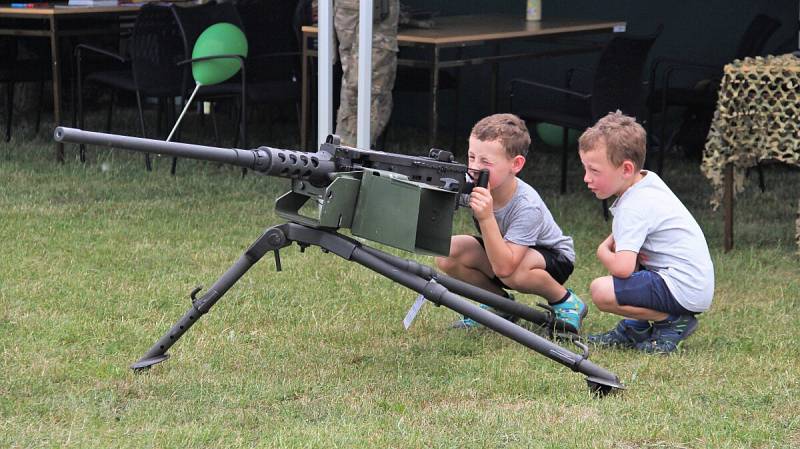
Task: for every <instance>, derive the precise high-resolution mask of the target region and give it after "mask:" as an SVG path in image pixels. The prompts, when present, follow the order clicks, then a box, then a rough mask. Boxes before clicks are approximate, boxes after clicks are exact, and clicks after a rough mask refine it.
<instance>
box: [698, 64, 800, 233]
mask: <svg viewBox="0 0 800 449" xmlns="http://www.w3.org/2000/svg"><path fill="white" fill-rule="evenodd" d="M798 103H800V58H797V57H795V56H793V55H791V54H788V55H782V56H767V57H765V58H762V57H757V58H745V59H743V60H738V59H737V60H735V61H733V62H732V63H731V64H728V65H726V66H725V70H724V76H723V78H722V85H721V86H720V92H719V103H718V104H717V111H716V112H715V113H714V120H713V121H712V123H711V129H710V131H709V133H708V139H707V141H706V147H705V151H704V154H703V164H702V167H701V169H702V171H703V174H704V175H705V176H706V177H707V178H708V179H710V180H711V184H712V186H713V187H714V194H713V196H712V198H711V205H712V206H713V207H714V208H715V209H716V208H717V207H719V204H720V201H721V199H722V193H723V170H724V168H725V164H728V163H732V164H733V167H734V176H733V180H734V191H736V192H741V191H742V190H743V189H744V171H745V169H747V168H748V167H752V166H754V165H756V163H758V162H759V161H761V160H765V159H775V160H778V161H781V162H785V163H787V164H794V165H800V122H799V121H798V120H799V119H800V104H798ZM798 226H800V223H799V224H798ZM798 231H800V229H798Z"/></svg>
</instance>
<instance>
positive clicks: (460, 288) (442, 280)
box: [361, 246, 575, 336]
mask: <svg viewBox="0 0 800 449" xmlns="http://www.w3.org/2000/svg"><path fill="white" fill-rule="evenodd" d="M361 249H362V250H363V251H366V252H368V253H369V254H371V255H373V256H375V257H378V258H380V259H381V260H383V261H385V262H388V263H390V264H392V265H394V266H395V267H397V268H399V269H401V270H404V271H407V272H409V273H413V274H415V275H417V276H420V277H422V278H423V279H426V280H431V279H435V280H436V282H438V283H439V284H442V285H443V286H445V287H446V288H447V289H448V290H450V291H451V292H453V293H455V294H457V295H459V296H463V297H465V298H469V299H472V300H473V301H477V302H479V303H481V304H485V305H487V306H490V307H492V308H494V309H497V310H499V311H500V312H503V313H507V314H511V315H514V316H516V317H519V318H522V319H524V320H527V321H530V322H531V323H533V324H536V325H537V326H541V327H542V328H543V330H545V331H546V332H547V333H548V335H550V336H552V335H553V332H555V331H557V332H560V333H564V332H566V333H575V330H574V329H570V328H569V326H568V325H567V324H566V323H564V322H563V321H561V320H558V319H556V317H555V315H554V314H553V312H552V310H551V309H549V308H546V307H545V306H540V307H544V308H545V310H537V309H534V308H532V307H529V306H527V305H525V304H522V303H519V302H515V301H512V300H510V299H508V298H505V297H503V296H500V295H497V294H495V293H492V292H490V291H487V290H484V289H482V288H480V287H476V286H474V285H472V284H469V283H466V282H464V281H460V280H458V279H455V278H452V277H450V276H447V275H445V274H442V273H439V272H437V271H436V270H434V269H433V268H431V267H429V266H427V265H423V264H421V263H418V262H416V261H414V260H410V259H403V258H401V257H397V256H394V255H392V254H388V253H384V252H383V251H379V250H377V249H375V248H370V247H368V246H363V247H362V248H361Z"/></svg>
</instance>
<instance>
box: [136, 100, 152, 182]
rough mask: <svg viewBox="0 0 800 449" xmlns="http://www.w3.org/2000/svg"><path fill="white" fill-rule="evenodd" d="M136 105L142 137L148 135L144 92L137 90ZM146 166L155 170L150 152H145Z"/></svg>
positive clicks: (148, 169)
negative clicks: (145, 125)
mask: <svg viewBox="0 0 800 449" xmlns="http://www.w3.org/2000/svg"><path fill="white" fill-rule="evenodd" d="M136 106H137V108H138V109H139V125H140V126H141V129H142V137H145V138H146V137H147V132H146V131H145V127H144V111H143V110H142V94H141V93H139V91H138V90H137V91H136ZM144 167H145V169H147V171H153V165H152V164H151V162H150V153H145V154H144Z"/></svg>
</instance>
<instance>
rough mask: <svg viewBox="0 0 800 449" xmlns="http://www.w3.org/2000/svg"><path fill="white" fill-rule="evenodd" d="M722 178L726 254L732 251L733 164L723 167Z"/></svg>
mask: <svg viewBox="0 0 800 449" xmlns="http://www.w3.org/2000/svg"><path fill="white" fill-rule="evenodd" d="M723 177H724V178H723V181H722V182H723V189H724V190H723V196H722V207H723V208H724V213H723V215H724V220H725V237H724V239H723V246H724V249H725V252H726V253H727V252H728V251H730V250H731V249H733V164H730V163H729V164H727V165H725V170H724V174H723Z"/></svg>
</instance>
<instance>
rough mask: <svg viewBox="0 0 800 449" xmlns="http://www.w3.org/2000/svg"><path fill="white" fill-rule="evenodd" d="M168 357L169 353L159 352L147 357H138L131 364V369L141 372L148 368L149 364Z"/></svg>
mask: <svg viewBox="0 0 800 449" xmlns="http://www.w3.org/2000/svg"><path fill="white" fill-rule="evenodd" d="M168 358H169V354H161V355H157V356H155V357H150V358H147V359H139V360H138V361H137V362H136V363H134V364H133V365H131V369H132V370H133V371H135V372H141V371H144V370H147V369H150V367H151V366H153V365H155V364H157V363H161V362H163V361H164V360H167V359H168Z"/></svg>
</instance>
